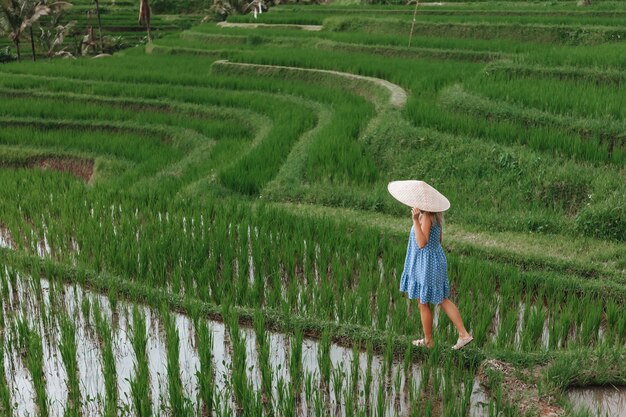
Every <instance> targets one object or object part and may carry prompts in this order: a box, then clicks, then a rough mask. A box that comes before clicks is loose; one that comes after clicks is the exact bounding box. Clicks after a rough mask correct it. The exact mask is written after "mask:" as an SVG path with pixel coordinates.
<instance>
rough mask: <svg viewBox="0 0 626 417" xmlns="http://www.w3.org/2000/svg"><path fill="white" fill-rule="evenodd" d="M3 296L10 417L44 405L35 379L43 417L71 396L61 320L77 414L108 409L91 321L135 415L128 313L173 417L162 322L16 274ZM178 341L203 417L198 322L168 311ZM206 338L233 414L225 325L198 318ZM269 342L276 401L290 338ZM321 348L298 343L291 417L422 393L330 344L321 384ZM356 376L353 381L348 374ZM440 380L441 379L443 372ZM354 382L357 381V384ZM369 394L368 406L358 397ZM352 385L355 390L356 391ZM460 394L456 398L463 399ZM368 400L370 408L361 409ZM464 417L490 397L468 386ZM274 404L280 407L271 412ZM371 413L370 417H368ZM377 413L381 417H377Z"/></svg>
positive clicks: (393, 371)
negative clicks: (143, 336)
mask: <svg viewBox="0 0 626 417" xmlns="http://www.w3.org/2000/svg"><path fill="white" fill-rule="evenodd" d="M0 275H2V279H1V280H0V283H1V284H2V292H3V303H2V312H3V323H4V325H3V327H2V328H3V329H4V331H3V335H2V339H0V340H1V341H2V342H3V344H2V347H3V352H4V357H3V358H2V359H3V361H4V370H5V378H6V381H7V385H8V392H9V393H10V397H11V402H12V404H13V415H15V416H30V415H36V414H38V407H41V403H40V402H39V400H38V398H39V397H38V396H41V392H38V391H37V380H39V381H40V382H41V379H43V382H44V384H43V387H44V388H45V402H46V404H47V408H48V411H49V415H50V416H63V415H64V414H65V413H66V408H67V407H68V395H69V394H70V388H69V385H70V384H69V382H68V381H70V380H71V379H72V377H68V371H67V369H68V366H67V359H66V357H64V356H63V355H64V352H63V351H62V345H63V340H62V338H63V337H62V336H63V335H62V333H63V332H62V329H61V325H60V323H61V322H62V317H63V316H64V317H69V318H71V320H72V321H73V322H74V324H75V340H76V353H75V356H76V363H77V371H76V378H77V379H78V380H79V384H78V386H79V387H80V408H81V410H82V413H83V414H84V415H89V416H104V415H106V414H105V408H106V396H107V390H106V386H105V385H106V383H105V375H104V374H105V371H104V362H105V360H104V357H103V352H104V350H103V349H104V346H105V345H106V343H104V342H103V339H102V337H101V335H100V334H99V328H98V326H97V324H96V321H97V319H96V313H95V311H96V308H95V307H96V305H97V306H98V307H97V311H98V313H97V314H101V317H103V318H104V319H105V321H106V322H107V323H109V324H110V330H111V336H112V337H111V347H112V352H113V356H114V358H115V359H114V362H115V366H114V367H115V378H116V389H117V398H118V400H117V408H118V414H119V415H129V416H131V415H136V413H135V410H134V408H133V407H134V406H133V401H134V393H133V380H134V379H135V378H136V374H137V363H138V361H137V356H136V354H135V350H134V346H133V343H134V342H133V336H132V335H133V331H134V329H133V327H134V325H135V323H134V321H133V317H134V316H133V310H134V309H135V308H136V309H138V310H139V312H140V313H141V317H143V318H144V320H145V326H146V330H147V343H146V349H145V351H146V357H147V361H148V368H149V396H150V400H151V403H152V406H153V412H154V414H160V415H174V413H173V410H172V407H171V404H170V395H171V394H170V389H171V381H170V379H169V377H168V371H169V369H170V367H171V363H168V343H169V340H168V335H167V334H166V331H165V326H166V325H167V324H166V319H165V318H164V317H163V314H162V313H161V312H160V311H158V310H155V309H152V308H150V307H148V306H145V305H134V304H132V303H129V302H126V301H121V300H119V301H118V300H115V299H109V297H107V296H104V295H101V294H98V293H94V292H91V291H89V290H84V289H82V288H81V287H80V286H76V285H68V284H55V283H53V282H49V281H47V280H45V279H42V280H35V279H32V278H31V277H27V276H20V275H18V274H16V273H9V271H8V270H4V271H2V274H0ZM170 318H171V319H173V320H172V322H173V323H175V328H176V333H177V335H178V338H179V344H178V345H179V350H178V365H179V377H180V381H181V383H182V388H183V393H184V397H185V399H186V400H185V401H186V402H187V403H188V405H189V409H192V410H194V412H193V414H194V415H200V414H202V404H201V400H200V399H199V398H200V396H199V389H200V388H199V382H198V381H199V373H200V369H201V363H200V362H201V360H200V351H201V349H200V347H199V339H198V333H197V326H198V321H197V320H193V319H192V318H190V317H188V316H186V315H183V314H178V313H171V315H170ZM200 321H202V322H203V324H205V325H207V326H208V328H209V329H210V332H211V333H212V346H211V356H212V362H213V373H214V377H213V381H214V386H215V393H216V394H215V404H214V407H215V408H216V409H222V410H227V409H230V410H237V409H238V407H237V405H236V398H235V395H234V388H233V385H234V384H233V380H232V367H233V355H234V353H233V342H232V340H231V333H230V332H229V329H228V326H225V324H224V323H222V322H219V321H210V320H202V319H200ZM24 326H28V327H29V328H30V329H32V330H33V331H34V333H35V334H38V335H40V337H41V354H42V356H43V357H42V358H41V359H42V375H40V376H34V375H36V374H35V373H34V372H33V368H32V366H31V365H30V363H29V360H30V359H29V355H28V352H25V347H24V345H23V342H22V341H21V338H22V337H23V336H22V334H21V330H20V328H23V327H24ZM238 331H239V334H240V337H241V338H242V340H244V343H245V367H246V375H247V380H248V382H249V384H250V385H249V386H250V387H252V389H253V390H254V391H257V392H258V391H259V390H260V389H261V385H262V381H261V380H262V369H261V367H262V365H261V363H260V359H259V351H258V344H257V341H256V333H255V330H254V329H253V328H249V327H244V326H242V327H240V328H239V329H238ZM266 340H267V341H268V342H269V352H270V358H269V366H270V367H271V374H272V376H273V377H272V391H273V393H272V395H271V400H270V401H273V402H277V401H278V400H277V399H279V398H281V397H283V396H284V395H285V390H288V389H289V387H290V384H292V382H293V381H291V378H292V377H291V367H292V364H291V363H290V362H291V361H292V357H293V355H292V351H293V348H294V346H292V345H293V343H294V337H293V336H292V335H285V334H280V333H275V332H270V331H267V332H266ZM321 349H323V348H322V347H321V346H320V341H319V340H314V339H309V338H303V339H302V345H301V367H302V374H301V375H302V382H301V386H302V390H301V391H302V392H301V398H300V399H299V400H298V401H297V402H296V403H295V404H297V408H298V412H297V414H298V415H303V416H305V415H318V413H319V412H320V411H321V410H327V411H329V410H330V411H331V412H332V413H333V414H334V415H346V414H347V413H346V409H347V407H346V401H350V399H349V398H348V397H350V395H351V393H356V395H355V397H354V400H355V403H354V404H352V407H355V408H357V409H362V410H366V409H367V410H369V411H368V414H369V412H370V411H371V412H372V413H374V408H377V409H378V410H381V411H383V413H384V415H389V416H391V415H408V413H409V409H410V402H411V401H412V398H413V400H414V399H415V398H416V397H415V396H417V395H419V394H418V392H419V390H420V389H423V387H421V384H422V379H423V377H424V375H423V373H422V369H421V368H420V366H419V365H418V364H415V363H411V364H410V365H409V366H408V367H406V366H404V365H403V363H402V362H400V361H396V360H394V361H393V362H392V364H391V367H390V368H389V367H387V366H386V364H385V361H386V360H385V359H384V358H383V357H382V356H379V355H376V354H371V353H370V354H369V355H368V353H367V352H365V351H358V353H357V354H358V359H356V360H355V357H354V352H355V351H354V350H353V349H350V348H345V347H342V346H339V345H336V344H334V343H331V344H330V346H329V353H328V355H329V357H330V362H331V364H330V366H331V379H330V384H326V385H325V384H324V383H323V382H322V379H321V378H320V357H321V356H320V355H321V352H320V350H321ZM368 368H369V371H368ZM355 370H356V374H354V371H355ZM434 372H439V373H440V374H441V378H442V379H443V378H445V377H444V376H443V372H442V371H441V370H435V371H434ZM355 381H356V382H355ZM366 384H367V386H368V387H367V390H368V391H369V392H370V395H369V396H368V397H369V398H366V395H365V391H366ZM355 387H356V390H355ZM463 391H464V390H463V387H459V396H463ZM366 401H369V403H370V406H369V407H368V406H367V405H366ZM465 401H469V402H471V405H470V408H471V412H470V414H471V415H472V416H477V417H478V416H486V415H488V413H486V412H485V410H486V406H487V405H488V401H489V400H488V397H487V396H486V395H485V393H484V391H483V390H482V388H481V387H480V386H479V384H478V380H477V379H475V386H474V387H472V395H471V399H465ZM272 405H273V406H278V404H272ZM372 415H374V414H372ZM376 415H378V414H376Z"/></svg>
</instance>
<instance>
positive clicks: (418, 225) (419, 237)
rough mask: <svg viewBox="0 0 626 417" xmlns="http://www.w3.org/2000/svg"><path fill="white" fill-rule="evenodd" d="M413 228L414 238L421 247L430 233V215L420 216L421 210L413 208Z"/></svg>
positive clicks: (426, 241)
mask: <svg viewBox="0 0 626 417" xmlns="http://www.w3.org/2000/svg"><path fill="white" fill-rule="evenodd" d="M412 213H413V229H415V240H416V241H417V246H419V247H420V249H422V248H423V247H424V246H426V244H427V243H428V236H429V234H430V226H431V221H430V216H422V212H421V211H420V210H419V209H417V208H414V209H413V211H412Z"/></svg>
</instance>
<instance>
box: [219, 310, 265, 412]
mask: <svg viewBox="0 0 626 417" xmlns="http://www.w3.org/2000/svg"><path fill="white" fill-rule="evenodd" d="M229 303H230V302H229V301H227V302H226V303H224V304H223V305H222V317H224V323H225V324H226V326H227V327H228V334H229V335H230V341H231V346H232V369H231V381H232V386H233V391H234V392H233V393H234V399H235V404H236V407H237V409H238V410H250V409H252V407H256V406H257V405H256V404H257V397H256V396H255V392H254V390H253V389H252V386H251V384H250V382H249V381H248V376H247V374H246V341H245V339H244V338H243V337H242V336H241V333H240V329H239V317H238V314H237V312H236V311H235V310H234V309H232V307H231V306H230V305H229Z"/></svg>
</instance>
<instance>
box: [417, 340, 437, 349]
mask: <svg viewBox="0 0 626 417" xmlns="http://www.w3.org/2000/svg"><path fill="white" fill-rule="evenodd" d="M411 343H413V345H414V346H418V347H427V348H431V347H433V346H434V345H435V343H434V342H433V341H432V339H431V340H429V341H426V339H417V340H414V341H413V342H411Z"/></svg>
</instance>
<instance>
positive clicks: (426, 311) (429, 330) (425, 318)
mask: <svg viewBox="0 0 626 417" xmlns="http://www.w3.org/2000/svg"><path fill="white" fill-rule="evenodd" d="M417 304H418V305H419V306H420V317H421V319H422V328H423V329H424V341H425V342H426V345H428V346H430V345H431V344H432V343H433V313H432V311H430V306H429V305H428V304H422V303H421V302H420V299H419V298H418V299H417Z"/></svg>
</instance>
